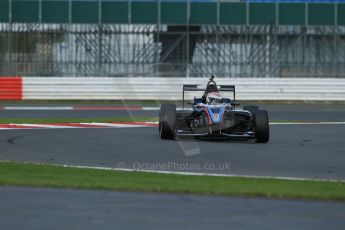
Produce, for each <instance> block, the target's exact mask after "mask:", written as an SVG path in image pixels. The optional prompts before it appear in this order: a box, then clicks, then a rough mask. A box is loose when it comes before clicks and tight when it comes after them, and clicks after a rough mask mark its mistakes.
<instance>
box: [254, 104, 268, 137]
mask: <svg viewBox="0 0 345 230" xmlns="http://www.w3.org/2000/svg"><path fill="white" fill-rule="evenodd" d="M254 128H255V138H256V142H258V143H266V142H268V141H269V138H270V129H269V124H268V113H267V111H266V110H258V111H255V112H254Z"/></svg>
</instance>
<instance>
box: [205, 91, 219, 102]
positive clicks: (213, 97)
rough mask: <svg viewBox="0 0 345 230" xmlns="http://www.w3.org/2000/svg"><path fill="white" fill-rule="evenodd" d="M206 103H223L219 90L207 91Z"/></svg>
mask: <svg viewBox="0 0 345 230" xmlns="http://www.w3.org/2000/svg"><path fill="white" fill-rule="evenodd" d="M206 103H208V104H219V103H223V98H222V97H221V95H220V94H219V92H211V93H208V94H207V96H206Z"/></svg>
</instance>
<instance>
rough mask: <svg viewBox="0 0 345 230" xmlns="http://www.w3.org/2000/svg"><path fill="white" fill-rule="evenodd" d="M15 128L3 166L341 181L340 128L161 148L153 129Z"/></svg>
mask: <svg viewBox="0 0 345 230" xmlns="http://www.w3.org/2000/svg"><path fill="white" fill-rule="evenodd" d="M12 126H13V127H15V128H13V127H3V129H4V130H1V132H0V149H1V154H0V160H1V161H21V162H34V163H49V164H63V165H71V166H90V167H104V168H116V169H135V170H140V171H141V170H143V171H145V170H149V171H172V172H187V173H203V174H221V175H222V174H226V175H243V176H253V177H257V176H259V177H279V178H281V177H283V178H284V177H286V178H310V179H331V180H345V166H344V164H343V162H345V142H344V140H345V132H344V128H345V124H344V123H342V122H332V123H327V122H323V123H302V124H298V123H276V124H275V123H273V124H271V125H270V131H271V139H270V142H269V143H267V144H258V143H255V142H254V141H251V140H227V139H218V140H214V139H201V140H199V139H197V140H196V139H178V140H175V141H173V140H161V139H160V138H159V135H158V129H157V127H156V124H155V123H153V122H150V123H144V122H141V123H140V122H139V123H137V124H136V123H133V124H129V123H127V124H121V123H119V124H116V123H90V124H87V123H83V124H79V126H78V125H76V124H74V125H71V124H70V125H67V124H65V125H59V124H39V125H37V124H36V125H35V124H22V126H19V125H18V124H17V125H12ZM16 126H18V127H16ZM0 127H1V125H0ZM80 127H81V128H80Z"/></svg>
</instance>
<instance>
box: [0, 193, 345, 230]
mask: <svg viewBox="0 0 345 230" xmlns="http://www.w3.org/2000/svg"><path fill="white" fill-rule="evenodd" d="M0 202H1V206H0V228H1V229H73V230H77V229H83V230H84V229H150V230H151V229H268V230H271V229H272V230H273V229H281V230H284V229H294V230H298V229H313V230H315V229H333V230H337V229H339V230H342V229H344V226H345V203H336V202H320V201H301V200H277V199H253V198H231V197H210V196H193V195H181V194H178V195H176V194H153V193H134V192H109V191H108V192H106V191H83V190H68V189H47V188H19V187H0ZM18 220H20V221H18Z"/></svg>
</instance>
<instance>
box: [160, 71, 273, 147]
mask: <svg viewBox="0 0 345 230" xmlns="http://www.w3.org/2000/svg"><path fill="white" fill-rule="evenodd" d="M187 91H203V92H204V93H203V95H202V96H201V97H195V98H194V101H193V103H192V109H191V110H186V109H184V105H185V92H187ZM223 92H232V99H231V98H227V97H223V95H222V93H223ZM235 99H236V93H235V86H234V85H219V86H217V84H216V82H215V81H214V76H212V77H211V78H210V79H209V82H208V83H207V85H206V88H205V87H202V86H200V85H183V108H182V109H181V110H177V109H176V105H175V104H162V105H161V107H160V111H159V135H160V137H161V139H176V138H180V137H190V136H192V137H226V138H246V139H255V140H256V142H258V143H266V142H268V141H269V124H268V113H267V111H266V110H261V109H259V107H258V106H255V105H254V106H244V107H243V109H236V106H239V103H238V102H237V101H236V100H235Z"/></svg>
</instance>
